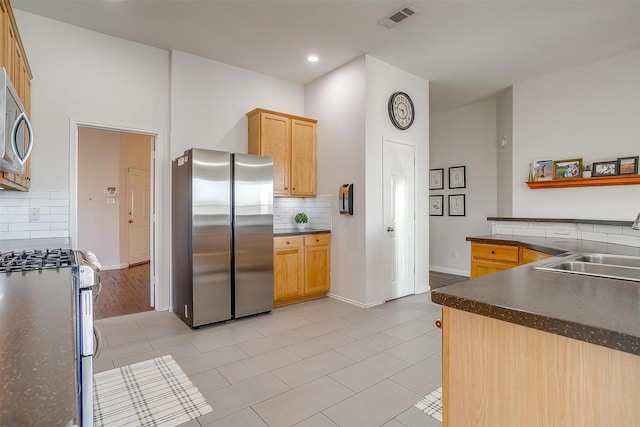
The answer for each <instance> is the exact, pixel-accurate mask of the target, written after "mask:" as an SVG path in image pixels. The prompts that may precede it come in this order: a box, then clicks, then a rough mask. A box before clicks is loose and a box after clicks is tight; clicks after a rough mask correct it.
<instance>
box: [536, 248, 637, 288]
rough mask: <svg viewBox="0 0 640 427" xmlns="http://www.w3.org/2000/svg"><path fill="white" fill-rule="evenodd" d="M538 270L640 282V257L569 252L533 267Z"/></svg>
mask: <svg viewBox="0 0 640 427" xmlns="http://www.w3.org/2000/svg"><path fill="white" fill-rule="evenodd" d="M533 268H534V269H536V270H542V271H553V272H557V273H572V274H580V275H583V276H594V277H603V278H607V279H620V280H630V281H633V282H640V257H632V256H622V255H619V256H618V255H602V254H569V255H568V256H566V257H564V258H562V259H560V260H558V259H555V260H554V261H552V262H549V263H546V264H541V265H538V266H535V267H533Z"/></svg>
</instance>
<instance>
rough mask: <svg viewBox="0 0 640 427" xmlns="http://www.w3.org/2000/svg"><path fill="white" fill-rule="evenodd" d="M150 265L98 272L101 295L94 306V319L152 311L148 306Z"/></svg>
mask: <svg viewBox="0 0 640 427" xmlns="http://www.w3.org/2000/svg"><path fill="white" fill-rule="evenodd" d="M149 266H150V263H148V262H147V263H144V264H139V265H136V266H133V267H129V268H123V269H121V270H107V271H101V272H100V282H101V283H102V293H101V294H100V298H98V301H97V302H96V303H95V305H94V309H93V315H94V318H95V319H105V318H107V317H114V316H122V315H124V314H133V313H140V312H143V311H150V310H153V307H151V306H150V305H149V300H150V296H149V292H150V290H149V285H150V277H151V276H150V272H149Z"/></svg>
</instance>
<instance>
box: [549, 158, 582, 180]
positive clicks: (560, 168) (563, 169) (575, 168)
mask: <svg viewBox="0 0 640 427" xmlns="http://www.w3.org/2000/svg"><path fill="white" fill-rule="evenodd" d="M581 176H582V159H569V160H556V161H554V162H553V179H570V178H580V177H581Z"/></svg>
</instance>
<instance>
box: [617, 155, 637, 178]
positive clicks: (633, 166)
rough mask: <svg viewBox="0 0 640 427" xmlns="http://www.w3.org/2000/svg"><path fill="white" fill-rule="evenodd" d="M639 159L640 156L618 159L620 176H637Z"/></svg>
mask: <svg viewBox="0 0 640 427" xmlns="http://www.w3.org/2000/svg"><path fill="white" fill-rule="evenodd" d="M638 157H639V156H632V157H620V158H618V162H617V163H618V175H637V174H638Z"/></svg>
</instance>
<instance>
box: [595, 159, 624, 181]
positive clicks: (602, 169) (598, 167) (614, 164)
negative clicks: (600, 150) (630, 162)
mask: <svg viewBox="0 0 640 427" xmlns="http://www.w3.org/2000/svg"><path fill="white" fill-rule="evenodd" d="M614 175H618V161H617V160H608V161H606V162H593V166H592V167H591V176H592V177H595V176H614Z"/></svg>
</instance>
